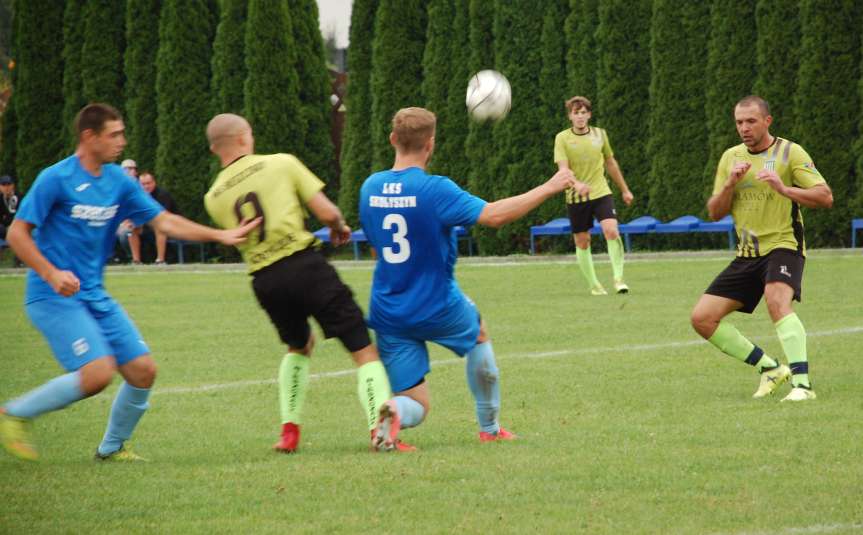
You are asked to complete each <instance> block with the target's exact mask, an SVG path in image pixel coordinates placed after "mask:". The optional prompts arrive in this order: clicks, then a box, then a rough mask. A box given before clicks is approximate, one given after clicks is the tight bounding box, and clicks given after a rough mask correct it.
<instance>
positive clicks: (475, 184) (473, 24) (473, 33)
mask: <svg viewBox="0 0 863 535" xmlns="http://www.w3.org/2000/svg"><path fill="white" fill-rule="evenodd" d="M487 6H488V2H487V0H468V21H469V26H470V31H469V40H470V46H469V50H470V53H469V60H468V65H469V67H470V69H469V71H470V73H471V75H472V74H474V73H476V72H478V71H481V70H484V69H494V68H495V53H494V18H493V17H489V16H488V7H487ZM466 90H467V88H465V91H466ZM495 154H496V150H495V139H494V134H493V128H492V124H490V123H477V122H475V121H469V123H468V134H467V137H466V139H465V155H466V161H467V165H468V177H467V186H468V190H470V192H471V193H473V194H474V195H477V196H478V197H481V198H483V199H487V200H494V199H495V198H496V197H495V195H494V185H495V182H496V180H497V176H496V173H495V169H494V168H493V165H494V157H495ZM471 232H472V233H473V236H474V238H475V239H476V243H477V246H478V248H479V252H480V254H483V255H487V254H491V253H493V252H494V251H495V250H496V247H497V231H496V230H494V229H491V228H488V227H483V226H480V225H476V226H474V228H473V229H472V231H471Z"/></svg>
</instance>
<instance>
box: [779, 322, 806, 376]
mask: <svg viewBox="0 0 863 535" xmlns="http://www.w3.org/2000/svg"><path fill="white" fill-rule="evenodd" d="M775 326H776V334H778V335H779V343H780V344H782V350H783V351H785V357H786V358H787V359H788V366H789V367H790V368H791V385H792V386H803V387H806V388H810V384H809V362H808V361H807V358H806V329H805V328H804V327H803V323H802V322H801V321H800V318H798V317H797V314H795V313H793V312H792V313H791V314H788V315H787V316H785V317H784V318H782V319H781V320H779V321H777V322H776V323H775Z"/></svg>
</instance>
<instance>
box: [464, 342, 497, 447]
mask: <svg viewBox="0 0 863 535" xmlns="http://www.w3.org/2000/svg"><path fill="white" fill-rule="evenodd" d="M466 371H467V384H468V386H469V387H470V392H471V394H473V397H474V399H475V400H476V419H477V421H478V422H479V428H480V431H484V432H486V433H497V432H498V430H499V429H500V424H498V422H497V415H498V412H500V385H499V384H498V381H497V378H498V369H497V364H496V363H495V361H494V350H493V349H492V347H491V342H483V343H481V344H477V345H475V346H474V348H473V349H471V350H470V351H469V352H468V354H467V367H466Z"/></svg>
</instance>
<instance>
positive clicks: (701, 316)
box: [689, 307, 719, 339]
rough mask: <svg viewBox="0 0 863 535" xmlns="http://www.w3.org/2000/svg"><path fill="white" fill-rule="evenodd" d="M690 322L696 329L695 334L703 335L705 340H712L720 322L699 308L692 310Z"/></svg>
mask: <svg viewBox="0 0 863 535" xmlns="http://www.w3.org/2000/svg"><path fill="white" fill-rule="evenodd" d="M689 322H690V324H691V325H692V328H693V329H695V332H697V333H698V334H699V335H701V337H702V338H704V339H707V338H710V337H711V336H712V335H713V331H715V330H716V326H717V325H718V324H719V322H718V321H715V319H714V318H713V317H712V316H710V315H709V314H707V313H705V312H704V311H702V310H700V309H698V308H697V307H696V308H695V309H693V310H692V314H691V315H690V317H689Z"/></svg>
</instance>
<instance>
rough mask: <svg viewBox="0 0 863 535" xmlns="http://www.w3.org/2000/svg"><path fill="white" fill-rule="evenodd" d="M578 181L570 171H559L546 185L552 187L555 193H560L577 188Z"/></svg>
mask: <svg viewBox="0 0 863 535" xmlns="http://www.w3.org/2000/svg"><path fill="white" fill-rule="evenodd" d="M576 182H578V181H577V180H575V175H573V174H572V171H571V170H570V169H558V171H557V173H555V174H554V175H552V177H551V178H549V179H548V182H546V184H547V185H548V186H550V187H551V189H552V190H553V191H554V193H560V192H562V191H564V190H566V189H568V188H572V187H575V184H576Z"/></svg>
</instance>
